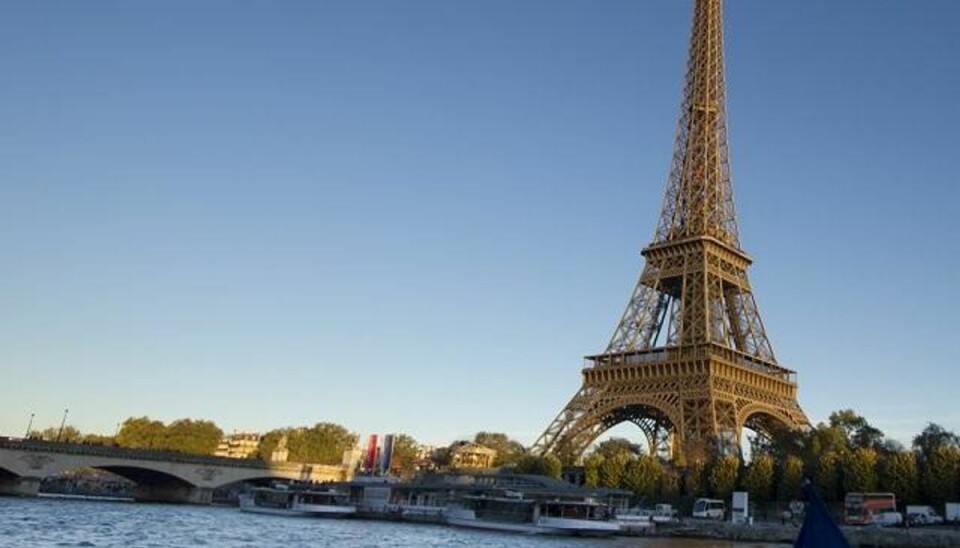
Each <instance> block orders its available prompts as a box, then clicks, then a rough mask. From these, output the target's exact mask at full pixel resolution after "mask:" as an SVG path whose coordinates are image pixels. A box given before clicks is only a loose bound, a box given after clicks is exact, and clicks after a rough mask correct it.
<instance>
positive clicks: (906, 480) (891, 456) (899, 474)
mask: <svg viewBox="0 0 960 548" xmlns="http://www.w3.org/2000/svg"><path fill="white" fill-rule="evenodd" d="M877 476H878V480H879V483H880V489H881V490H882V491H889V492H891V493H893V494H895V495H896V496H897V501H899V502H903V503H905V504H912V503H915V502H918V500H917V493H918V489H917V488H918V486H919V483H920V475H919V473H918V472H917V456H916V455H915V454H913V453H911V452H907V451H899V452H890V453H885V454H883V455H882V456H881V457H880V462H879V465H878V473H877Z"/></svg>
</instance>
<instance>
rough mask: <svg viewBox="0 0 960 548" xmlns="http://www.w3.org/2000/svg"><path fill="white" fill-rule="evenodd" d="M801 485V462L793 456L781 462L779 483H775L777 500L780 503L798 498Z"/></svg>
mask: <svg viewBox="0 0 960 548" xmlns="http://www.w3.org/2000/svg"><path fill="white" fill-rule="evenodd" d="M802 485H803V460H801V459H800V457H796V456H793V455H790V456H788V457H787V458H786V459H784V460H783V464H782V465H781V466H780V481H779V482H778V483H777V499H778V500H782V501H789V500H795V499H799V498H800V488H801V486H802Z"/></svg>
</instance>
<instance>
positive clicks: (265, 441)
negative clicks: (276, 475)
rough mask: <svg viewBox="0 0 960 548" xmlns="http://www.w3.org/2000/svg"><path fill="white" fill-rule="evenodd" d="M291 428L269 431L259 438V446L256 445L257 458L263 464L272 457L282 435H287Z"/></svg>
mask: <svg viewBox="0 0 960 548" xmlns="http://www.w3.org/2000/svg"><path fill="white" fill-rule="evenodd" d="M291 430H292V429H291V428H278V429H276V430H271V431H269V432H267V433H266V434H264V435H263V436H261V437H260V444H259V445H257V458H259V459H260V460H262V461H264V462H269V461H270V460H271V458H272V457H273V451H274V450H275V449H276V448H277V445H279V444H280V440H281V439H282V438H283V436H284V435H286V434H289V432H290V431H291Z"/></svg>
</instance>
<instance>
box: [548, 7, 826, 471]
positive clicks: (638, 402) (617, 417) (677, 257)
mask: <svg viewBox="0 0 960 548" xmlns="http://www.w3.org/2000/svg"><path fill="white" fill-rule="evenodd" d="M722 10H723V5H722V0H696V1H695V5H694V15H693V34H692V38H691V41H690V53H689V59H688V62H687V74H686V83H685V86H684V91H683V103H682V107H681V113H680V121H679V124H678V129H677V138H676V145H675V148H674V154H673V160H672V164H671V170H670V176H669V180H668V183H667V190H666V194H665V197H664V201H663V209H662V212H661V215H660V220H659V223H658V224H657V230H656V234H655V236H654V240H653V243H651V244H650V245H649V246H648V247H646V248H645V249H644V250H643V252H642V254H643V256H644V258H645V259H646V264H645V266H644V268H643V271H642V273H641V274H640V279H639V281H638V283H637V286H636V289H635V290H634V292H633V295H632V297H631V298H630V303H629V304H628V305H627V309H626V312H624V314H623V317H622V319H621V320H620V323H619V325H618V326H617V328H616V330H615V331H614V334H613V337H612V339H611V340H610V343H609V345H608V346H607V349H606V351H604V352H603V353H602V354H599V355H595V356H588V357H587V360H588V365H587V366H586V367H585V368H584V370H583V385H582V387H581V388H580V390H579V391H578V392H577V393H576V395H574V397H573V398H572V399H571V400H570V402H569V403H568V404H567V405H566V407H565V408H564V409H563V410H562V411H561V412H560V414H559V415H558V416H557V418H556V419H555V420H554V421H553V423H551V424H550V426H549V427H548V428H547V429H546V431H545V432H544V433H543V434H542V435H541V436H540V438H539V439H538V440H537V441H536V442H535V443H534V445H533V447H532V448H531V449H532V451H533V452H534V453H536V454H545V453H548V452H553V453H556V454H558V455H560V456H561V457H565V458H566V459H568V460H570V459H574V458H577V457H579V456H581V455H582V454H583V452H584V450H585V449H586V448H587V447H588V446H589V445H590V444H591V443H592V442H593V441H594V440H595V439H596V438H597V437H598V436H599V435H600V434H602V433H603V432H604V431H606V430H607V429H609V428H610V427H612V426H614V425H616V424H619V423H622V422H632V423H634V424H636V425H637V426H639V427H640V429H641V430H642V431H643V433H644V434H645V436H646V437H647V441H648V443H649V446H650V449H651V452H654V451H655V452H658V453H660V454H665V453H669V454H671V455H673V457H674V458H675V459H676V460H678V461H680V462H684V461H686V460H687V459H688V458H699V457H698V455H701V454H703V453H701V451H705V450H706V449H710V450H713V449H714V448H716V449H719V450H721V451H724V452H729V451H732V450H735V449H736V448H737V447H739V445H740V442H741V435H742V429H743V428H744V427H748V428H751V429H753V430H755V431H758V432H760V433H769V432H770V430H771V429H772V428H774V427H776V426H786V427H788V428H802V427H805V426H806V425H808V421H807V417H806V416H805V415H804V413H803V411H802V410H801V409H800V406H799V404H798V403H797V384H796V374H795V373H794V372H793V371H791V370H790V369H787V368H785V367H782V366H780V365H778V364H777V361H776V358H775V357H774V354H773V349H772V348H771V346H770V341H769V340H768V339H767V334H766V332H765V331H764V328H763V322H762V321H761V320H760V314H759V313H758V311H757V305H756V302H755V301H754V297H753V292H752V290H751V287H750V282H749V280H748V279H747V267H748V266H750V264H751V259H750V257H749V256H748V255H747V254H746V253H744V252H743V251H742V250H741V249H740V237H739V233H738V230H737V219H736V212H735V211H734V206H733V189H732V186H731V183H730V164H729V149H728V146H727V122H726V108H725V103H726V99H725V85H724V65H723V14H722Z"/></svg>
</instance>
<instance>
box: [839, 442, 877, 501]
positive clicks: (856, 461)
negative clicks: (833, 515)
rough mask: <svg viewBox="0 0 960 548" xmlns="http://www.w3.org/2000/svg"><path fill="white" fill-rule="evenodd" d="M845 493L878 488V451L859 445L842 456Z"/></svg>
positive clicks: (841, 465) (841, 463)
mask: <svg viewBox="0 0 960 548" xmlns="http://www.w3.org/2000/svg"><path fill="white" fill-rule="evenodd" d="M840 468H841V478H842V483H843V491H844V493H850V492H870V491H876V490H877V452H876V451H874V450H873V449H871V448H870V447H858V448H857V449H854V450H853V451H847V452H845V453H844V454H843V455H842V456H841V457H840Z"/></svg>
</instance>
